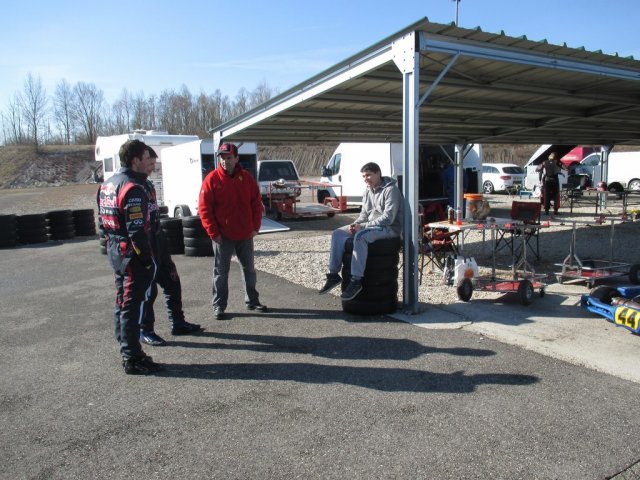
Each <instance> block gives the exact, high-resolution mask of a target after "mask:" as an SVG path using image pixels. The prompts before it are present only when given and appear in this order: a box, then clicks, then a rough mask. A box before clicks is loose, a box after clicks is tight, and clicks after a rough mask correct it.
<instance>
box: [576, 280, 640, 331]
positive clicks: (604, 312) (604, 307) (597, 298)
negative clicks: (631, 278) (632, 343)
mask: <svg viewBox="0 0 640 480" xmlns="http://www.w3.org/2000/svg"><path fill="white" fill-rule="evenodd" d="M580 306H581V307H582V308H585V309H587V310H589V311H590V312H593V313H597V314H598V315H601V316H603V317H604V318H606V319H607V320H609V321H610V322H612V323H614V324H616V325H617V326H619V327H624V328H626V329H627V330H631V331H632V332H633V333H635V334H640V286H625V287H610V286H607V285H598V286H597V287H595V288H593V289H591V291H590V292H589V294H588V295H582V297H581V298H580Z"/></svg>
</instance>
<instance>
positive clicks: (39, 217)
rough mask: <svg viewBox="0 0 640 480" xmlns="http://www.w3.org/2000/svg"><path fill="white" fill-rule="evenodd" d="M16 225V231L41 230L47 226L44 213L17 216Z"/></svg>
mask: <svg viewBox="0 0 640 480" xmlns="http://www.w3.org/2000/svg"><path fill="white" fill-rule="evenodd" d="M16 223H17V225H18V230H21V229H24V228H41V227H46V226H47V217H46V216H45V214H44V213H31V214H27V215H17V216H16Z"/></svg>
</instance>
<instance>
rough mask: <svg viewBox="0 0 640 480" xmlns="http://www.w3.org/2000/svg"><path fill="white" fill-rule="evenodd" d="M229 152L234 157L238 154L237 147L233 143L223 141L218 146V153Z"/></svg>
mask: <svg viewBox="0 0 640 480" xmlns="http://www.w3.org/2000/svg"><path fill="white" fill-rule="evenodd" d="M224 154H229V155H233V156H234V157H237V156H238V147H236V146H235V145H234V144H233V143H223V144H222V145H220V148H218V155H224Z"/></svg>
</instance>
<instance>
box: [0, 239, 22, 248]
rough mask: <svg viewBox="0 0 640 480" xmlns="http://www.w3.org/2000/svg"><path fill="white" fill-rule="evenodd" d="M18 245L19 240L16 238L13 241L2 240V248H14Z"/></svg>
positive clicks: (0, 241)
mask: <svg viewBox="0 0 640 480" xmlns="http://www.w3.org/2000/svg"><path fill="white" fill-rule="evenodd" d="M17 244H18V240H17V239H16V238H14V239H13V240H10V239H5V240H0V248H13V247H15V246H16V245H17Z"/></svg>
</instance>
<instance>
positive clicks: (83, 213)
mask: <svg viewBox="0 0 640 480" xmlns="http://www.w3.org/2000/svg"><path fill="white" fill-rule="evenodd" d="M71 215H72V217H73V228H74V230H75V231H76V236H78V237H93V236H95V234H96V219H95V214H94V211H93V208H84V209H81V210H72V211H71Z"/></svg>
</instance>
